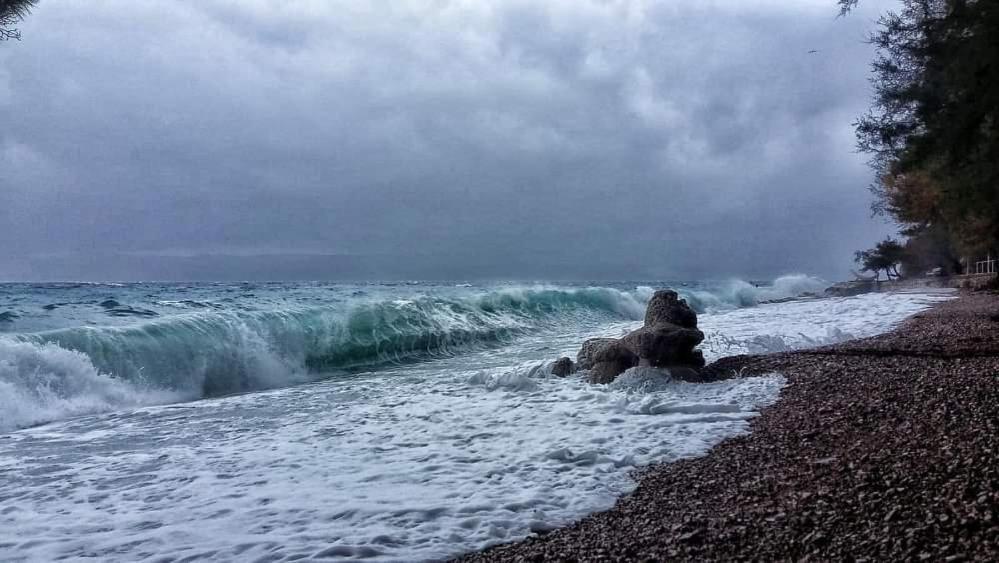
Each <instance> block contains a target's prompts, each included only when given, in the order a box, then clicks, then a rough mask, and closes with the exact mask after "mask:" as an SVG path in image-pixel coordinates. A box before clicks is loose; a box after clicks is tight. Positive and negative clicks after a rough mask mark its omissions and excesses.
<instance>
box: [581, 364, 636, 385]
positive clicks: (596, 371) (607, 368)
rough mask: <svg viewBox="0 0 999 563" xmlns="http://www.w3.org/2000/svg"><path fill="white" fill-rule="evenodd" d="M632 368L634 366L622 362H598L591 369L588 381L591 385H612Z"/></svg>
mask: <svg viewBox="0 0 999 563" xmlns="http://www.w3.org/2000/svg"><path fill="white" fill-rule="evenodd" d="M631 367H634V365H633V364H629V363H628V362H624V361H620V360H617V361H609V362H597V363H596V364H594V365H593V367H591V368H590V374H589V377H588V378H587V380H588V381H589V382H590V383H610V382H612V381H614V380H615V379H617V376H619V375H621V374H622V373H624V372H626V371H628V368H631Z"/></svg>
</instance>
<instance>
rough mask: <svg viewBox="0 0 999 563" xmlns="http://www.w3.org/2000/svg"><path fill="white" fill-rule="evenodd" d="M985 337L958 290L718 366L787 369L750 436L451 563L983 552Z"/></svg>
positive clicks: (988, 411)
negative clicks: (879, 325)
mask: <svg viewBox="0 0 999 563" xmlns="http://www.w3.org/2000/svg"><path fill="white" fill-rule="evenodd" d="M997 332H999V296H997V295H996V294H993V293H974V294H967V293H966V294H963V295H961V296H960V297H959V298H957V299H955V300H952V301H948V302H946V303H943V304H940V305H937V306H936V307H933V308H932V309H930V310H929V311H926V312H923V313H919V314H916V315H914V316H912V317H910V318H909V319H908V320H907V321H905V322H904V323H902V324H901V325H900V326H899V327H898V328H896V329H895V330H894V331H891V332H889V333H886V334H883V335H880V336H875V337H871V338H864V339H858V340H853V341H849V342H844V343H841V344H837V345H833V346H826V347H821V348H816V349H811V350H803V351H796V352H788V353H778V354H770V355H757V356H734V357H729V358H724V359H722V360H719V361H718V362H715V363H714V364H712V366H709V368H708V369H709V370H713V371H714V372H715V374H716V375H719V376H721V375H722V374H723V372H727V373H728V374H731V373H732V371H733V370H737V371H739V373H740V374H741V375H743V376H748V375H759V374H766V373H774V372H779V373H782V374H784V375H785V376H786V377H787V378H788V385H787V387H786V388H785V389H784V391H782V393H781V398H780V400H778V402H777V403H775V404H774V405H773V406H771V407H769V408H766V409H764V410H763V412H762V414H761V416H760V417H758V418H757V419H755V420H754V421H753V422H752V426H751V429H752V433H751V434H748V435H745V436H741V437H737V438H733V439H730V440H727V441H726V442H724V443H722V444H721V445H719V446H717V447H715V448H713V449H712V450H711V452H710V453H708V454H707V455H706V456H704V457H701V458H696V459H689V460H682V461H678V462H675V463H664V464H659V465H655V466H652V467H649V468H647V469H645V470H642V471H640V472H639V475H638V477H639V484H638V487H637V489H636V490H635V492H634V493H632V494H631V495H628V496H627V497H624V498H622V499H620V500H619V501H618V503H617V504H616V505H615V506H614V508H612V509H611V510H608V511H606V512H601V513H597V514H593V515H591V516H589V517H587V518H585V519H583V520H582V521H580V522H578V523H576V524H574V525H571V526H569V527H566V528H563V529H559V530H556V531H553V532H551V533H549V534H546V535H544V536H533V537H530V538H527V539H526V540H523V541H521V542H517V543H512V544H505V545H501V546H497V547H494V548H491V549H489V550H486V551H483V552H479V553H473V554H469V555H467V556H465V557H463V558H462V560H463V561H527V560H532V561H534V560H594V559H612V558H621V559H628V560H632V559H635V560H646V559H670V560H676V559H679V560H717V559H733V558H738V559H758V560H776V559H800V558H805V557H809V558H818V559H844V558H873V559H875V560H879V559H891V560H895V559H911V558H917V557H925V558H930V559H933V560H945V559H946V560H960V559H961V557H963V558H967V559H975V560H995V559H999V542H997V541H996V538H997V537H999V522H997V521H996V520H995V515H996V514H999V491H996V490H994V484H995V483H996V482H999V469H997V468H996V466H995V464H994V463H993V462H994V456H995V455H996V452H997V451H999V425H997V422H996V421H999V385H997V383H999V382H997V374H999V334H997ZM989 452H991V453H989ZM947 558H953V559H947Z"/></svg>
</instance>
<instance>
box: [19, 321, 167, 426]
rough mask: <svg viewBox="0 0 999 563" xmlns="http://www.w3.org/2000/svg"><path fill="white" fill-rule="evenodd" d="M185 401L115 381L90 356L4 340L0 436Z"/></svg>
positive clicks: (54, 347) (53, 347)
mask: <svg viewBox="0 0 999 563" xmlns="http://www.w3.org/2000/svg"><path fill="white" fill-rule="evenodd" d="M182 398H183V397H182V396H181V395H179V394H177V393H170V392H166V391H158V390H145V389H141V388H139V387H137V386H135V385H132V384H129V383H127V382H124V381H120V380H116V379H113V378H111V377H109V376H108V375H106V374H102V373H100V372H99V371H98V370H97V368H95V367H94V365H93V363H91V361H90V358H88V357H87V356H86V355H84V354H82V353H79V352H74V351H71V350H66V349H63V348H60V347H59V346H56V345H55V344H44V345H39V344H33V343H27V342H18V341H16V340H8V339H5V338H0V432H4V431H9V430H13V429H16V428H22V427H26V426H31V425H34V424H40V423H43V422H48V421H51V420H57V419H62V418H69V417H73V416H80V415H85V414H94V413H101V412H108V411H112V410H118V409H123V408H129V407H135V406H139V405H148V404H162V403H169V402H174V401H179V400H181V399H182Z"/></svg>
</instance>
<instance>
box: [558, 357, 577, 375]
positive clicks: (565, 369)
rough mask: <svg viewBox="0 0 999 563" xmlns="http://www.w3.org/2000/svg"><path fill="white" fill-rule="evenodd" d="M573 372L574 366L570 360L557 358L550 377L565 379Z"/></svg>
mask: <svg viewBox="0 0 999 563" xmlns="http://www.w3.org/2000/svg"><path fill="white" fill-rule="evenodd" d="M575 371H576V366H574V365H573V363H572V360H571V359H569V358H559V359H558V360H555V364H553V365H552V375H554V376H556V377H566V376H568V375H570V374H572V373H573V372H575Z"/></svg>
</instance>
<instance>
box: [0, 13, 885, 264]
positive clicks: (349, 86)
mask: <svg viewBox="0 0 999 563" xmlns="http://www.w3.org/2000/svg"><path fill="white" fill-rule="evenodd" d="M832 4H833V3H832V2H831V1H826V0H815V1H809V2H777V1H772V2H770V1H759V2H734V1H730V2H725V1H716V2H705V3H700V2H698V3H690V2H679V1H678V2H661V3H649V2H640V1H623V0H622V1H618V2H578V1H575V0H573V1H568V0H559V1H552V2H546V3H539V2H526V1H523V2H515V1H511V2H445V1H426V2H418V1H412V2H394V3H371V4H367V3H359V2H305V1H302V2H288V3H273V2H263V1H255V2H241V3H238V4H235V3H231V2H220V1H214V0H208V1H204V2H193V1H184V2H177V1H166V0H156V1H153V0H150V1H148V2H142V3H134V2H127V1H124V0H118V1H114V2H104V3H100V4H96V5H95V4H94V3H87V2H82V1H69V0H65V1H56V0H49V1H46V2H43V3H41V4H40V5H39V8H38V9H37V11H36V13H35V14H33V15H32V16H31V18H30V20H28V21H26V22H25V24H24V26H23V32H24V36H25V39H24V41H23V42H21V43H19V44H10V45H2V46H0V121H3V122H4V123H5V124H6V125H5V127H4V128H3V131H2V133H0V163H2V166H3V169H4V171H5V172H4V174H3V175H2V176H0V218H2V219H3V221H2V223H0V238H2V240H4V241H9V242H8V244H5V245H3V247H2V248H0V258H2V257H6V260H0V278H2V277H53V276H54V277H86V278H101V277H104V276H113V277H135V278H148V277H150V276H154V277H159V276H164V275H168V274H169V272H170V271H176V272H179V273H178V274H177V275H178V276H191V277H226V276H228V275H230V274H229V273H226V272H225V271H223V270H224V268H223V267H222V262H220V261H219V260H218V259H217V258H211V257H209V255H229V256H233V257H234V258H232V260H234V261H235V262H239V263H240V264H248V263H251V262H252V263H253V264H258V263H259V264H272V265H274V267H273V272H274V273H273V274H270V277H283V276H292V277H310V270H309V267H308V265H307V263H308V262H309V260H307V259H303V260H305V262H303V264H304V265H303V264H299V263H298V262H296V260H298V259H297V258H294V256H299V255H303V254H304V255H309V254H314V255H317V256H318V257H316V260H314V262H316V263H317V264H319V265H316V266H315V267H314V270H313V271H314V276H315V277H326V276H333V275H337V276H345V277H351V276H358V277H372V276H374V277H434V274H436V273H438V272H440V277H482V276H485V277H507V278H518V277H531V276H539V277H603V278H607V277H618V278H631V277H645V276H649V277H655V276H668V277H703V276H727V275H747V276H757V277H759V276H766V275H774V274H779V273H783V272H788V271H808V272H814V273H818V274H822V275H826V276H830V277H832V276H840V275H843V274H844V273H845V272H846V270H847V268H848V267H849V266H850V263H849V260H850V255H851V252H852V250H854V249H856V248H859V247H861V246H863V245H866V244H869V243H870V242H871V241H872V240H874V239H875V238H876V237H878V236H880V235H881V234H882V233H883V232H884V231H885V230H886V229H887V227H886V226H885V225H883V224H881V223H879V222H878V221H875V220H870V219H869V218H868V217H867V205H868V196H867V193H866V191H865V190H864V189H863V186H864V185H866V183H867V182H868V180H869V178H868V172H867V170H866V169H865V167H864V166H863V162H862V161H863V159H862V157H860V156H858V155H856V154H853V153H852V146H853V140H852V135H851V131H850V122H851V121H852V119H853V118H854V116H856V115H858V114H859V113H860V112H861V111H862V110H863V108H864V107H865V105H866V101H867V85H866V76H867V71H866V67H867V61H868V59H869V58H870V55H871V53H870V49H869V48H868V47H867V46H866V45H864V44H863V43H862V41H861V40H862V38H863V36H864V29H865V28H867V27H869V26H870V25H871V15H872V14H873V13H875V11H877V10H879V9H882V8H884V6H885V4H884V3H880V4H879V3H878V2H871V3H869V4H868V5H867V6H866V7H865V9H866V10H868V12H866V13H857V14H854V15H852V16H850V17H848V18H845V19H835V17H834V16H835V14H836V9H835V6H834V5H832ZM813 48H817V49H820V51H821V52H820V53H819V54H818V55H808V54H807V51H808V50H810V49H813ZM254 255H259V256H258V257H257V258H254ZM275 255H284V256H291V257H292V258H288V259H287V260H284V261H280V260H275V259H274V256H275ZM331 255H339V256H341V257H343V256H349V257H353V258H351V259H350V261H348V262H349V263H348V262H343V263H338V264H339V265H338V266H336V267H333V266H329V267H326V266H322V265H321V264H320V263H323V259H321V256H331ZM199 256H201V258H200V259H199V258H198V257H199ZM178 257H183V258H182V259H181V258H178ZM171 260H173V261H174V262H170V261H171ZM177 260H182V261H183V264H180V265H178V264H176V263H175V262H176V261H177ZM199 260H200V262H199ZM338 260H339V259H338ZM157 261H159V262H157ZM167 263H175V268H174V269H173V270H171V269H170V268H169V267H164V266H162V264H167ZM4 264H6V265H4ZM157 264H159V265H157ZM192 264H194V265H193V266H192ZM213 264H214V265H215V266H213ZM213 267H217V268H218V270H217V271H214V270H213ZM225 267H226V268H230V269H236V270H240V271H245V272H248V274H246V275H250V274H252V275H254V276H256V275H263V274H261V273H259V272H258V270H260V269H261V267H258V266H256V265H250V266H246V267H245V268H244V267H243V266H237V265H234V263H228V264H227V265H226V266H225ZM241 268H242V269H241ZM282 268H284V270H283V271H282ZM164 270H165V271H164ZM185 272H186V273H185ZM331 272H332V273H331Z"/></svg>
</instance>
